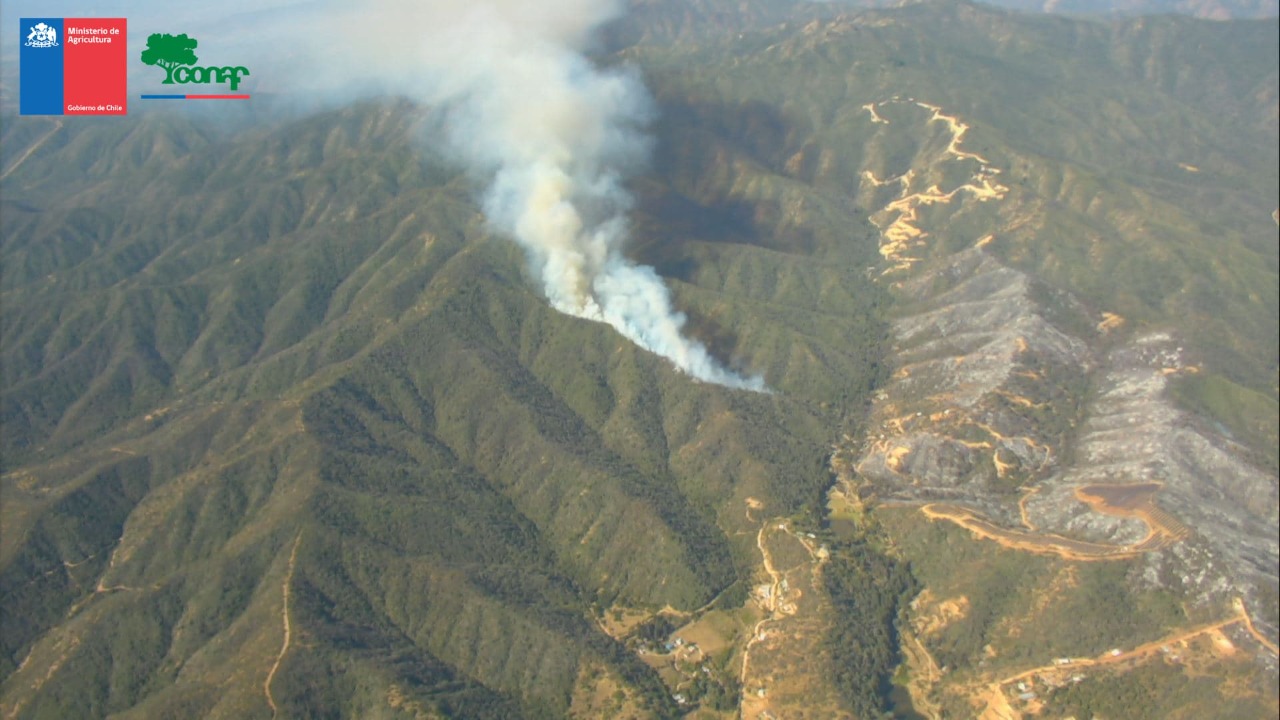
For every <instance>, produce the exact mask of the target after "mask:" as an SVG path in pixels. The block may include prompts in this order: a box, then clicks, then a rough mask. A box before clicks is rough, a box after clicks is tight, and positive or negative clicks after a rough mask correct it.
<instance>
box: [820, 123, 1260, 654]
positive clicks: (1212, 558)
mask: <svg viewBox="0 0 1280 720" xmlns="http://www.w3.org/2000/svg"><path fill="white" fill-rule="evenodd" d="M898 102H900V101H898ZM915 104H916V105H918V106H919V107H921V108H923V109H926V110H928V111H931V112H932V116H930V117H929V119H927V120H925V124H926V127H925V133H926V134H927V133H928V132H931V131H932V130H931V129H930V128H928V125H929V124H932V123H936V122H937V121H938V120H939V119H944V120H945V121H946V122H947V123H948V126H949V130H950V132H951V134H952V139H951V142H949V143H948V144H947V145H946V146H945V148H944V149H939V150H936V151H935V152H933V153H922V154H920V155H917V160H916V164H914V165H913V166H912V167H911V168H910V169H908V170H907V171H906V172H905V173H903V174H902V175H901V176H899V177H898V178H897V179H895V180H893V181H880V180H876V179H875V176H874V175H873V174H872V173H871V172H869V171H868V172H867V174H866V177H867V178H869V182H868V183H867V186H866V187H864V190H865V191H867V192H869V193H871V194H875V193H879V192H880V191H881V188H882V186H885V185H893V186H895V188H898V194H897V196H896V197H893V198H891V199H890V200H889V201H888V202H887V203H885V204H884V205H883V207H882V209H881V210H880V211H879V212H877V213H875V214H873V215H872V218H873V220H875V221H877V224H878V225H880V227H881V232H882V241H881V253H882V255H883V256H884V257H885V259H886V261H887V263H888V268H887V270H885V271H884V275H883V277H882V279H881V281H882V282H886V283H890V284H891V289H892V292H893V293H894V295H895V297H896V298H897V302H898V306H899V307H900V308H901V311H900V314H899V316H898V317H897V318H896V319H895V320H894V321H893V324H892V332H893V338H894V345H893V348H892V351H893V363H894V368H895V371H894V374H893V378H892V380H891V381H890V382H889V383H888V384H886V385H885V386H884V387H883V388H882V389H881V390H880V391H879V393H878V394H877V395H876V401H875V403H874V406H873V409H872V412H871V416H870V420H869V421H868V423H867V425H866V429H865V431H864V433H863V435H862V436H861V437H848V436H846V438H845V441H844V442H843V443H842V445H841V446H840V447H839V448H838V450H837V453H836V456H835V459H834V466H835V468H836V469H837V471H839V472H840V473H841V475H842V478H843V480H844V483H843V484H844V488H845V491H846V492H849V493H851V494H857V495H859V496H861V497H863V498H877V499H879V500H880V501H887V502H907V503H912V504H920V505H926V504H929V505H927V506H926V510H927V511H928V512H929V515H930V516H931V517H939V518H946V519H949V520H952V521H955V522H958V523H960V524H962V525H965V526H966V527H969V528H970V529H971V530H975V532H977V533H978V534H979V536H983V537H988V538H990V539H994V540H997V541H1001V542H1002V543H1005V544H1008V545H1009V546H1011V547H1018V548H1021V549H1028V550H1032V551H1035V552H1049V553H1057V554H1059V555H1062V556H1063V557H1068V558H1074V559H1083V560H1105V559H1108V558H1121V557H1133V556H1134V555H1135V554H1139V553H1140V554H1143V555H1144V557H1145V562H1146V567H1147V571H1146V573H1145V575H1144V577H1145V579H1146V580H1147V581H1148V582H1149V583H1150V584H1151V585H1153V586H1165V587H1175V588H1177V589H1178V590H1179V591H1180V592H1184V593H1186V594H1187V595H1188V596H1189V597H1191V598H1194V602H1195V603H1197V604H1200V605H1201V606H1213V607H1225V606H1227V605H1228V604H1229V603H1230V602H1231V601H1232V598H1234V597H1243V598H1244V599H1245V604H1246V606H1247V607H1248V609H1249V611H1250V613H1251V615H1252V616H1253V618H1254V620H1255V623H1256V624H1257V626H1258V627H1259V629H1260V630H1261V632H1262V633H1263V634H1264V635H1266V636H1268V637H1269V638H1271V640H1272V641H1274V639H1275V638H1276V634H1277V628H1276V626H1275V622H1274V618H1275V617H1276V604H1275V603H1276V594H1275V588H1276V582H1277V574H1276V567H1277V560H1278V559H1280V546H1278V543H1277V520H1278V517H1277V478H1276V477H1275V476H1274V475H1272V474H1270V473H1268V472H1266V471H1265V470H1262V469H1260V467H1259V466H1258V465H1256V464H1254V463H1251V462H1250V459H1251V458H1253V457H1254V456H1253V455H1252V454H1251V453H1250V452H1249V450H1248V449H1247V448H1245V447H1243V446H1242V445H1240V444H1239V443H1237V442H1235V441H1233V440H1232V439H1231V438H1230V437H1228V431H1227V430H1226V428H1223V427H1221V426H1220V425H1218V426H1215V423H1213V422H1211V421H1208V420H1206V419H1205V418H1203V417H1199V416H1197V415H1195V414H1193V413H1190V412H1188V411H1185V410H1181V409H1178V408H1176V407H1175V406H1174V405H1173V404H1172V402H1171V401H1170V400H1169V398H1168V396H1167V386H1168V383H1169V381H1170V379H1171V378H1172V377H1174V376H1177V375H1180V374H1188V373H1197V372H1199V371H1200V368H1199V367H1198V366H1197V365H1195V364H1193V363H1192V362H1191V361H1190V360H1189V359H1188V352H1187V350H1186V349H1185V348H1184V346H1183V343H1182V342H1181V341H1180V340H1179V339H1178V337H1177V335H1176V333H1175V332H1173V331H1159V330H1154V331H1153V330H1146V331H1135V330H1132V329H1130V328H1129V327H1127V324H1126V322H1125V320H1124V318H1122V317H1120V316H1118V315H1116V314H1113V313H1107V312H1095V311H1092V310H1090V309H1087V308H1086V307H1085V306H1084V305H1083V304H1082V303H1081V302H1080V301H1078V300H1077V299H1076V298H1074V297H1073V296H1071V295H1070V294H1068V293H1064V292H1060V291H1055V290H1052V289H1050V288H1048V287H1046V286H1044V284H1043V283H1041V282H1039V281H1038V280H1037V279H1036V278H1034V277H1032V276H1031V275H1029V274H1028V273H1026V272H1023V271H1020V270H1016V269H1013V268H1011V267H1009V266H1007V265H1005V264H1004V263H1002V262H1001V261H1000V260H998V259H997V258H996V257H995V256H993V255H992V254H990V253H989V252H988V251H987V249H986V246H987V245H988V244H990V242H991V240H992V238H993V234H987V235H984V236H983V237H980V238H974V240H973V242H972V245H971V246H970V247H968V248H965V249H963V250H960V251H959V252H954V253H950V254H943V255H941V256H940V257H939V256H937V253H936V252H933V253H931V243H932V242H933V236H934V234H935V233H936V234H942V232H945V228H943V227H941V223H938V224H930V223H929V222H928V220H927V219H921V218H920V217H919V215H918V213H917V208H920V207H922V206H926V205H929V204H935V203H948V202H951V201H952V200H954V201H955V202H956V203H957V204H958V205H960V206H961V207H962V208H963V206H964V205H965V204H969V205H975V204H980V203H984V202H992V201H994V202H1001V201H1003V199H1004V197H1003V192H1002V191H1003V190H1007V188H1003V187H1001V186H999V185H998V184H995V183H994V182H992V180H991V178H993V177H995V176H996V174H997V173H998V172H999V171H998V170H996V169H994V168H991V167H990V166H989V165H988V164H987V161H986V160H985V159H984V158H982V157H980V156H978V155H976V154H973V153H968V152H966V151H964V149H963V146H962V141H963V137H964V133H965V132H966V131H967V130H968V126H967V125H965V124H964V123H963V122H962V121H960V120H958V119H956V118H954V117H950V116H947V115H945V114H944V113H943V111H942V110H941V109H939V108H936V107H934V106H930V105H926V104H925V103H915ZM883 105H884V104H881V106H883ZM868 110H869V113H870V116H871V122H873V123H883V124H885V125H889V124H890V123H889V122H888V121H886V120H884V119H883V118H882V117H881V116H880V115H879V114H877V112H876V106H874V105H872V106H868ZM908 128H909V129H904V132H907V131H915V132H920V122H919V119H917V120H916V124H915V126H910V125H908ZM934 145H936V146H937V147H938V148H941V147H942V146H941V143H939V142H936V141H935V143H934ZM921 157H923V160H921V159H920V158H921ZM957 165H962V166H965V167H967V172H968V173H971V175H969V177H964V175H965V174H966V173H965V172H957V170H958V168H957V167H956V166H957ZM948 176H950V177H959V178H961V179H960V180H959V181H958V182H957V181H953V183H952V185H951V186H949V187H948V186H945V185H944V186H942V187H939V183H937V182H932V180H933V179H935V178H943V179H944V180H943V181H945V178H946V177H948ZM922 179H928V184H927V186H926V182H922ZM921 188H923V189H921ZM961 211H962V210H957V211H956V213H957V214H959V212H961ZM1001 229H1002V228H1001V226H1000V225H999V224H998V221H997V220H994V219H993V222H992V226H991V227H990V231H991V233H999V232H1000V231H1001ZM931 254H932V255H934V256H935V257H933V258H930V255H931ZM1089 493H1093V495H1090V494H1089Z"/></svg>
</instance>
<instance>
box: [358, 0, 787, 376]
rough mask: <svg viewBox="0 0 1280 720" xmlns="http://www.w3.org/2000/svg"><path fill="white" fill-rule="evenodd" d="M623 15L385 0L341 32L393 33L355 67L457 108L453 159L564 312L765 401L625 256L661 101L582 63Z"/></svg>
mask: <svg viewBox="0 0 1280 720" xmlns="http://www.w3.org/2000/svg"><path fill="white" fill-rule="evenodd" d="M621 10H622V7H621V3H620V2H617V1H615V0H543V1H542V2H537V3H533V2H527V0H430V1H429V2H425V3H422V4H420V5H419V4H418V3H409V2H385V1H384V2H380V3H375V4H374V6H373V7H372V8H370V7H369V6H364V7H362V8H361V11H360V13H359V14H358V15H352V16H349V18H348V20H347V21H344V22H343V23H341V24H343V25H345V26H347V29H346V30H345V31H344V33H342V34H345V35H347V36H350V35H351V34H352V30H351V28H360V27H363V28H374V29H377V28H380V27H381V28H386V29H387V32H386V33H385V34H384V35H382V36H380V37H378V38H377V41H376V42H374V43H369V47H361V48H359V49H358V50H355V51H354V52H355V53H356V54H355V55H353V56H352V59H353V60H354V62H355V63H357V64H366V65H367V64H368V63H369V61H370V58H371V54H372V56H375V61H376V57H377V56H380V57H382V58H383V59H384V60H388V61H390V62H387V63H385V67H388V68H391V67H396V66H397V65H399V70H400V72H401V73H403V72H404V70H405V65H404V64H402V63H407V64H408V67H411V68H413V69H414V70H415V71H419V72H421V73H422V75H421V76H420V77H415V78H413V81H412V82H413V84H414V85H415V86H416V88H415V89H417V90H421V91H422V92H424V93H425V95H426V97H425V98H424V99H426V100H427V101H428V102H431V103H435V104H440V105H443V106H444V107H446V108H448V115H449V120H448V123H447V129H446V133H447V137H448V140H449V143H448V144H449V145H450V147H451V152H453V153H455V155H456V156H457V158H458V159H460V160H461V161H463V162H464V163H465V164H466V165H467V166H468V167H470V168H472V169H473V170H475V171H477V172H480V173H483V174H484V177H485V178H486V179H488V178H492V182H491V184H490V185H489V187H488V190H487V192H486V194H485V199H484V211H485V214H486V216H487V217H488V218H489V221H490V222H491V223H492V224H493V225H494V226H495V227H496V228H497V229H499V230H500V231H501V232H503V233H504V234H507V235H510V236H511V237H512V238H514V239H515V240H516V241H517V242H518V243H520V245H521V246H522V247H523V248H524V249H525V251H526V254H527V256H528V258H529V263H530V267H531V268H532V270H533V273H534V274H535V276H536V277H537V279H538V281H539V282H540V283H541V284H542V290H543V292H544V294H545V295H546V297H547V300H548V301H549V302H550V304H551V305H552V306H553V307H554V308H555V309H557V310H559V311H560V312H563V313H567V314H569V315H574V316H577V317H581V318H587V319H591V320H596V321H600V322H605V323H608V324H609V325H611V326H613V327H614V328H615V329H617V331H618V332H620V333H621V334H622V335H624V336H625V337H627V338H628V339H630V340H631V341H632V342H635V343H636V344H638V345H640V346H641V347H643V348H645V349H647V350H650V351H652V352H654V353H656V354H658V355H661V356H663V357H666V358H668V359H669V360H671V362H672V363H673V364H674V365H675V366H676V367H677V368H678V369H679V370H681V371H683V372H685V373H687V374H688V375H690V376H692V377H694V378H697V379H699V380H703V381H706V382H712V383H717V384H720V385H725V386H728V387H733V388H743V389H750V390H757V391H764V390H765V386H764V382H763V380H762V379H761V378H759V377H756V378H744V377H741V376H739V375H737V374H735V373H733V372H731V371H730V370H728V369H726V368H725V367H724V366H722V365H721V364H720V363H718V362H717V361H716V360H715V358H713V357H712V356H711V355H710V354H709V353H708V352H707V349H706V347H704V346H703V345H702V344H701V343H699V342H697V341H696V340H692V339H690V338H688V337H685V335H684V334H683V333H682V328H683V326H684V323H685V316H684V315H683V314H681V313H678V312H676V311H674V310H673V308H672V307H671V296H670V293H669V291H668V290H667V287H666V286H665V285H664V284H663V282H662V279H661V278H660V277H659V276H658V274H657V273H656V272H655V271H654V270H653V268H650V267H647V266H641V265H636V264H634V263H632V262H630V261H629V260H627V259H626V257H625V256H624V255H623V253H622V249H623V245H624V243H625V241H626V239H627V232H628V228H627V222H626V214H627V211H628V210H629V209H630V208H631V203H632V198H631V197H630V195H629V194H628V193H627V191H626V190H625V188H624V187H623V185H622V183H623V180H624V179H625V177H626V176H627V174H628V173H629V172H632V171H634V170H635V169H637V168H638V167H639V166H640V165H642V164H643V162H644V161H645V159H646V158H647V157H648V152H649V143H648V140H647V138H646V137H645V135H644V134H643V132H642V126H643V124H644V123H645V122H646V121H647V120H648V119H649V117H650V115H651V102H650V99H649V96H648V94H647V93H646V92H645V90H644V87H643V84H642V83H641V82H640V80H639V78H638V76H637V75H636V74H635V73H633V72H630V71H628V70H626V69H609V70H603V69H598V68H595V67H593V66H592V65H591V63H590V62H589V61H588V60H587V59H586V58H585V57H584V56H583V54H582V51H583V49H584V48H585V47H586V46H587V43H588V41H589V39H590V36H591V33H592V31H593V30H594V29H595V28H597V27H599V26H600V25H601V24H602V23H604V22H606V21H607V20H609V19H611V18H613V17H615V16H616V15H617V14H618V13H619V12H620V11H621ZM366 42H367V41H366ZM360 44H361V45H363V44H365V43H360ZM393 58H394V60H393ZM384 77H385V76H384Z"/></svg>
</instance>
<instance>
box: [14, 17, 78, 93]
mask: <svg viewBox="0 0 1280 720" xmlns="http://www.w3.org/2000/svg"><path fill="white" fill-rule="evenodd" d="M40 23H44V24H45V26H47V27H49V28H52V29H53V32H54V34H55V35H54V38H53V42H55V43H57V44H56V45H48V42H49V40H48V39H47V37H46V38H42V37H41V34H40V33H38V32H34V30H35V26H36V25H39V24H40ZM18 30H19V33H20V34H19V37H18V42H19V47H20V48H21V49H20V50H19V52H18V67H19V72H18V112H19V113H21V114H22V115H61V114H63V103H62V48H63V47H65V46H66V43H65V38H64V37H63V36H62V18H22V22H20V23H18Z"/></svg>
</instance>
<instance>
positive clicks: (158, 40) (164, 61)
mask: <svg viewBox="0 0 1280 720" xmlns="http://www.w3.org/2000/svg"><path fill="white" fill-rule="evenodd" d="M196 44H197V43H196V39H195V38H192V37H187V34H186V33H183V34H181V35H169V34H165V35H161V34H160V33H153V34H152V35H151V36H150V37H148V38H147V49H146V50H143V51H142V62H144V63H146V64H147V65H159V66H160V67H162V68H164V71H165V76H164V84H165V85H172V84H173V71H174V69H176V68H178V67H181V66H183V65H195V64H196V60H197V58H196V53H195V49H196Z"/></svg>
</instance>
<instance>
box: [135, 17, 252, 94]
mask: <svg viewBox="0 0 1280 720" xmlns="http://www.w3.org/2000/svg"><path fill="white" fill-rule="evenodd" d="M199 44H200V43H199V42H198V41H197V40H196V39H195V38H193V37H190V36H188V35H187V34H186V33H183V34H181V35H169V34H161V33H153V34H152V35H150V36H149V37H148V38H147V48H146V49H145V50H143V51H142V62H143V63H144V64H146V65H154V66H155V67H157V68H160V69H161V70H164V82H163V83H162V84H164V85H210V84H219V85H221V84H228V85H230V88H231V90H232V91H233V92H234V91H235V90H237V89H239V87H240V81H241V80H242V79H243V78H244V77H246V76H248V75H249V68H247V67H245V66H243V65H235V66H231V65H224V66H221V67H212V66H199V65H196V63H197V62H199V58H198V57H196V52H195V51H196V48H197V47H198V46H199ZM142 97H143V98H144V99H147V98H184V97H191V96H186V95H143V96H142ZM216 97H227V98H232V97H234V98H237V99H242V98H247V97H248V96H247V95H236V96H230V95H223V96H216Z"/></svg>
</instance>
